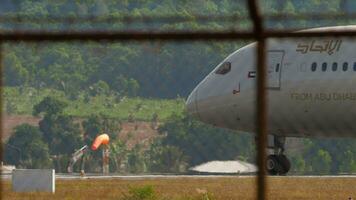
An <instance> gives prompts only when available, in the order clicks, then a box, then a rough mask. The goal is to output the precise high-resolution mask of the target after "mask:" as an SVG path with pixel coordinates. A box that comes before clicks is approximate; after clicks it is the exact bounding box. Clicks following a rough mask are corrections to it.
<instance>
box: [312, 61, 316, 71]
mask: <svg viewBox="0 0 356 200" xmlns="http://www.w3.org/2000/svg"><path fill="white" fill-rule="evenodd" d="M316 67H317V64H316V62H314V63H313V64H312V66H311V70H312V71H313V72H315V70H316Z"/></svg>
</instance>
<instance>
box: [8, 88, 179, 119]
mask: <svg viewBox="0 0 356 200" xmlns="http://www.w3.org/2000/svg"><path fill="white" fill-rule="evenodd" d="M46 96H52V97H56V98H57V99H60V100H62V101H64V102H66V103H67V104H68V107H67V108H66V109H65V111H64V112H65V114H66V115H69V116H73V117H81V118H87V117H89V116H90V115H103V116H105V117H108V118H115V119H120V120H129V119H134V120H143V121H150V120H152V119H153V118H157V120H160V121H165V120H166V119H167V118H168V117H169V116H171V115H172V114H178V115H180V114H182V112H183V111H184V99H183V98H177V99H168V100H167V99H152V98H141V97H119V96H115V95H110V94H107V95H104V94H102V95H97V96H90V95H88V94H87V93H86V92H85V91H82V92H79V93H78V98H77V99H73V100H70V99H68V98H67V97H66V96H65V94H64V92H62V91H58V90H55V89H42V90H36V89H34V88H20V87H5V88H4V108H5V110H4V111H5V112H6V113H8V114H17V115H31V114H32V112H33V106H34V105H36V104H38V103H39V102H40V101H41V100H42V99H43V98H44V97H46Z"/></svg>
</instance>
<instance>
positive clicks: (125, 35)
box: [0, 0, 356, 199]
mask: <svg viewBox="0 0 356 200" xmlns="http://www.w3.org/2000/svg"><path fill="white" fill-rule="evenodd" d="M248 8H249V9H248V10H249V14H250V15H249V16H250V19H251V20H252V22H253V30H252V31H236V30H234V31H217V32H212V31H174V32H173V31H172V32H167V31H157V32H148V31H100V30H92V31H41V30H36V31H34V30H29V31H26V30H23V31H16V30H15V31H0V69H1V70H2V69H3V66H2V63H3V60H2V56H1V55H2V54H1V45H2V43H4V42H20V41H25V42H43V41H49V42H58V41H106V42H112V41H152V40H162V41H189V40H199V41H210V40H217V41H223V40H242V39H255V40H256V41H257V42H258V48H257V49H256V50H257V54H256V55H257V57H256V59H257V73H258V74H259V76H257V88H256V89H257V104H256V107H257V118H256V128H257V141H258V143H257V150H258V151H257V152H258V153H257V164H258V167H259V172H258V177H257V199H267V197H266V186H267V182H266V172H265V159H266V152H265V151H266V146H267V145H266V143H267V142H266V140H267V108H266V105H267V99H266V91H265V85H266V76H265V74H266V67H265V61H266V58H265V56H266V54H265V49H266V44H265V43H266V39H268V38H300V37H341V36H356V31H352V30H342V31H334V32H321V31H308V32H294V31H295V30H280V31H276V30H267V29H266V28H265V27H264V25H263V21H264V17H263V16H262V15H261V13H260V11H259V7H258V5H257V0H250V1H248ZM285 16H286V15H283V14H282V15H276V16H269V17H268V16H267V17H265V19H270V20H286V18H285ZM331 16H332V15H331ZM331 16H330V15H328V16H326V15H322V14H320V15H318V14H310V15H292V16H290V15H288V16H287V17H291V18H292V19H293V18H298V19H310V18H313V19H319V20H320V19H330V17H331ZM344 17H350V18H356V14H351V15H344V14H339V15H337V18H338V19H344ZM200 18H201V20H209V18H208V17H204V16H201V17H200ZM241 18H245V17H239V16H231V17H224V16H220V17H217V18H216V19H217V20H231V21H233V20H237V19H241ZM122 19H123V20H126V21H130V20H138V21H140V20H142V21H144V22H145V21H146V22H156V21H155V20H156V19H155V18H154V17H152V18H150V17H146V18H143V19H136V18H130V17H129V16H128V17H126V18H125V17H123V18H122ZM198 19H199V18H198ZM213 19H214V18H213ZM347 19H349V18H347ZM4 20H6V17H4V18H2V19H1V18H0V22H2V21H4ZM30 20H31V19H30ZM32 20H34V21H36V20H37V21H41V20H42V19H40V18H35V19H32ZM54 20H55V21H56V22H57V21H59V20H58V19H54ZM73 20H77V19H75V18H73V19H67V21H68V22H71V21H73ZM85 20H92V21H95V19H91V18H84V20H79V21H80V22H83V21H85ZM189 20H192V19H191V18H189V17H178V18H177V17H175V18H173V17H167V18H164V19H163V21H189ZM193 20H194V19H193ZM12 21H18V22H22V20H21V19H19V18H16V17H13V18H12ZM24 21H26V20H24ZM158 21H159V20H158ZM1 73H2V71H1ZM1 84H3V76H1ZM2 88H3V87H0V93H1V94H2V93H3V91H2ZM2 101H3V98H2V97H1V100H0V103H1V104H2V103H3V102H2ZM1 109H2V107H1ZM1 111H2V110H1ZM1 118H2V116H0V120H2V119H1ZM0 128H1V130H3V124H1V125H0ZM2 133H3V131H1V135H0V136H1V137H2ZM2 156H3V154H2V147H1V152H0V160H2ZM0 191H2V190H0ZM0 196H1V194H0Z"/></svg>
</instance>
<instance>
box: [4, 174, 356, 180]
mask: <svg viewBox="0 0 356 200" xmlns="http://www.w3.org/2000/svg"><path fill="white" fill-rule="evenodd" d="M254 177H257V176H256V175H191V174H190V175H184V174H183V175H174V174H145V175H118V174H109V175H102V174H85V175H84V176H81V175H80V174H61V173H59V174H56V179H57V180H88V179H94V180H100V179H103V180H105V179H118V180H120V179H121V180H155V179H180V178H184V179H217V178H239V179H244V178H254ZM267 177H268V178H286V179H288V178H303V179H324V178H325V179H330V178H332V179H339V178H348V179H349V178H350V179H356V174H352V175H290V176H267ZM1 179H2V180H9V179H11V174H1Z"/></svg>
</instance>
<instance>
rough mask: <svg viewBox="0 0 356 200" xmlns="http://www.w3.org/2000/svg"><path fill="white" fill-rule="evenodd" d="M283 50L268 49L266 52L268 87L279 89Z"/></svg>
mask: <svg viewBox="0 0 356 200" xmlns="http://www.w3.org/2000/svg"><path fill="white" fill-rule="evenodd" d="M283 56H284V51H279V50H276V51H273V50H272V51H268V53H267V78H268V87H267V88H270V89H280V87H281V71H282V63H283V62H282V61H283Z"/></svg>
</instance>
